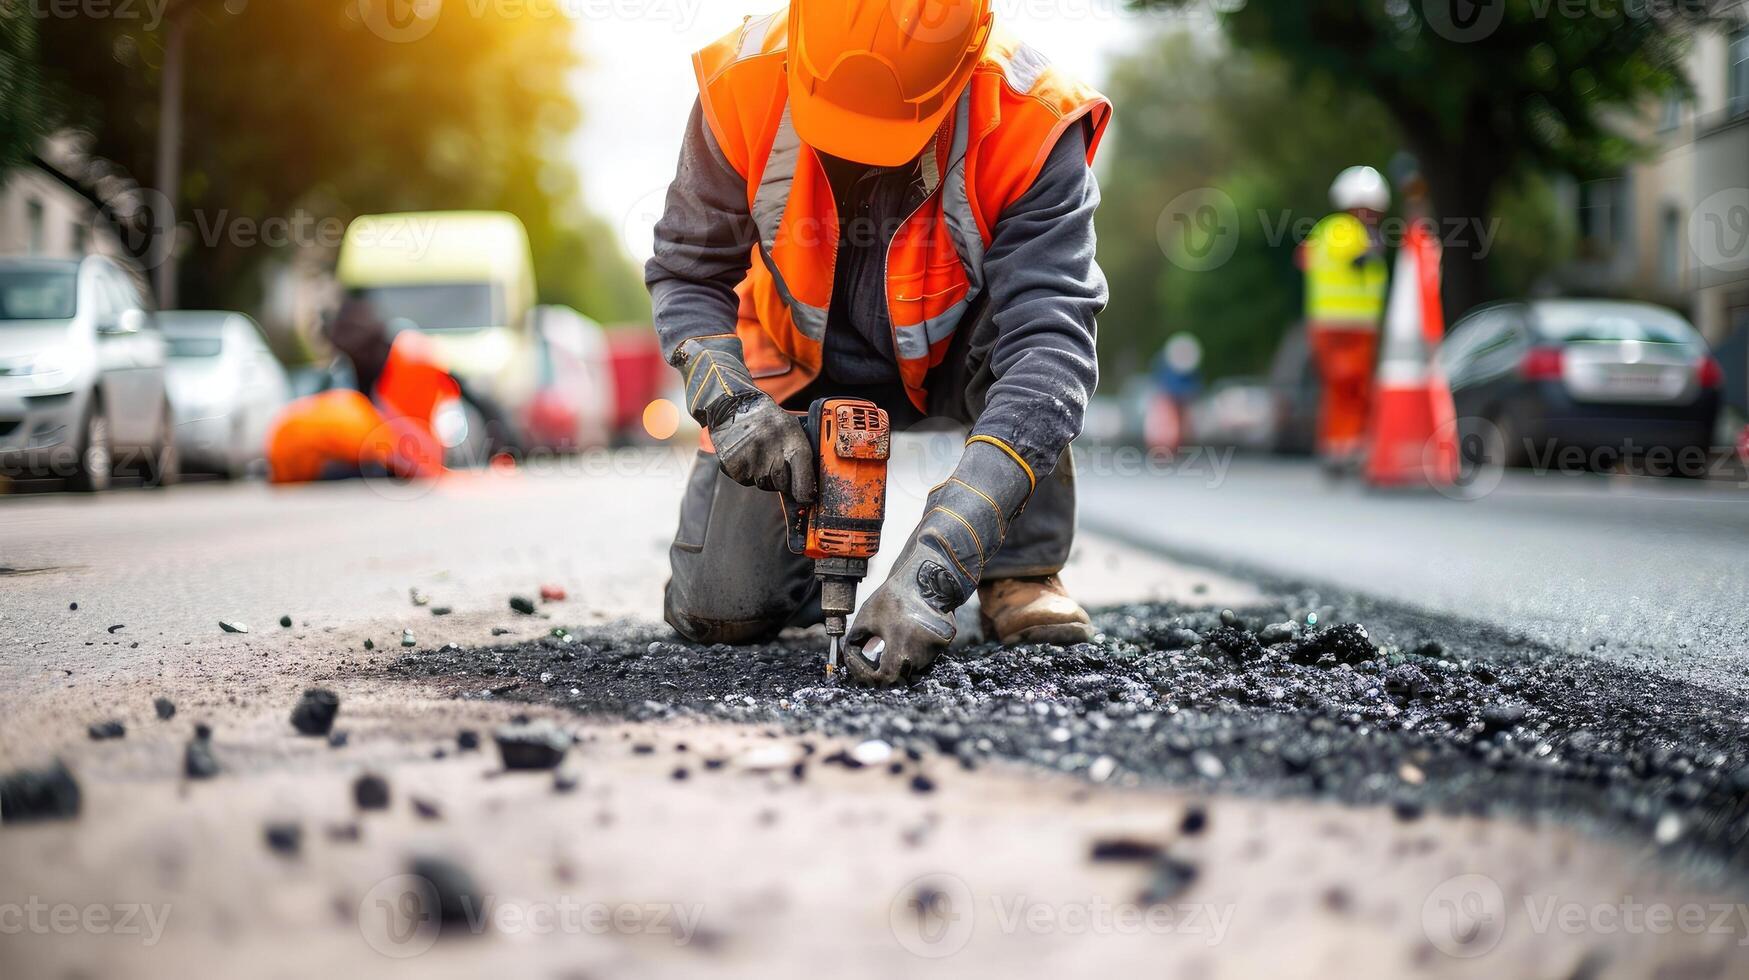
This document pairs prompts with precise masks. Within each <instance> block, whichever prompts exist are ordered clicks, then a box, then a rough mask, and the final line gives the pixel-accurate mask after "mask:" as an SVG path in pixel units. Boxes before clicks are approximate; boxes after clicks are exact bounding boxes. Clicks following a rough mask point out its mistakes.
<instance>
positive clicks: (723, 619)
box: [663, 316, 1075, 643]
mask: <svg viewBox="0 0 1749 980" xmlns="http://www.w3.org/2000/svg"><path fill="white" fill-rule="evenodd" d="M993 332H994V331H993V324H992V321H991V320H990V318H989V317H988V316H979V317H977V318H976V319H974V320H973V322H972V323H970V324H966V325H964V326H962V327H961V328H960V330H959V331H957V332H956V334H955V341H954V345H953V347H952V348H950V350H949V351H948V356H947V359H946V360H944V361H943V362H942V363H941V365H940V366H939V367H938V368H937V369H936V370H935V371H934V372H932V373H931V374H930V377H929V381H928V387H929V392H930V406H929V407H930V412H931V415H932V416H933V417H936V418H945V419H950V420H952V421H955V422H958V423H959V424H961V425H966V426H970V425H972V424H973V423H974V422H975V421H976V420H977V417H978V415H979V414H980V413H981V412H982V411H983V409H984V403H985V399H986V396H987V395H988V393H989V390H990V385H991V384H992V382H993V381H994V380H995V378H994V375H993V374H992V373H991V371H990V368H989V353H990V349H991V346H992V344H993V342H994V340H995V338H994V335H993ZM837 394H855V395H857V396H859V397H872V398H873V400H874V401H876V403H877V404H880V406H881V407H882V408H884V409H886V410H887V411H888V412H889V413H891V414H892V417H893V425H894V428H895V429H904V428H908V427H910V426H911V425H914V424H916V423H917V422H918V421H921V419H920V416H919V413H918V412H917V410H916V406H914V405H912V404H911V403H910V401H909V400H908V399H907V398H905V396H904V393H903V392H902V391H901V390H900V389H898V388H897V387H895V388H894V389H893V390H892V391H891V392H869V391H864V390H855V391H848V392H841V391H838V390H835V389H834V386H832V385H831V384H829V383H827V382H824V381H820V382H816V383H815V384H813V385H811V386H809V389H808V390H807V391H805V392H802V393H801V394H799V395H797V396H796V398H795V399H794V401H793V402H792V403H790V404H786V405H785V406H784V407H785V408H787V409H790V410H793V411H803V410H806V409H807V407H808V405H809V404H811V403H812V402H813V400H814V399H816V398H819V397H823V396H828V395H837ZM905 537H909V531H908V530H907V532H906V535H905ZM1074 539H1075V464H1074V459H1073V457H1072V456H1071V455H1070V454H1069V452H1068V451H1067V450H1064V452H1063V455H1062V458H1061V459H1059V460H1058V462H1057V467H1056V469H1055V471H1053V472H1052V474H1051V475H1050V476H1049V477H1047V478H1046V479H1045V480H1043V481H1042V482H1041V483H1040V484H1039V486H1038V488H1037V489H1036V490H1035V491H1034V492H1033V496H1032V499H1031V500H1030V501H1028V502H1027V506H1026V510H1025V511H1023V512H1022V513H1021V515H1020V517H1019V518H1018V519H1016V520H1015V521H1014V523H1013V525H1012V526H1011V527H1010V528H1009V529H1008V536H1007V537H1006V538H1005V539H1004V540H1003V542H1002V548H1001V550H1000V551H998V552H997V553H996V557H995V558H993V559H992V560H991V561H990V562H989V564H988V565H987V566H986V568H985V571H984V578H985V579H986V580H994V579H999V578H1020V577H1027V576H1035V575H1054V574H1056V573H1057V572H1060V571H1062V569H1063V564H1064V563H1065V562H1066V561H1068V558H1069V548H1070V545H1071V544H1073V542H1074ZM888 540H889V541H890V540H891V538H890V537H889V539H888ZM899 540H901V541H903V540H904V538H900V539H899ZM668 562H669V567H670V569H671V577H670V578H669V580H668V586H667V589H666V592H665V595H664V597H663V614H664V616H665V618H666V619H667V620H668V624H669V625H670V626H672V627H674V629H675V630H676V631H677V632H679V633H680V635H681V636H684V637H686V638H687V639H689V640H692V641H694V642H697V643H755V642H759V641H762V640H766V639H769V638H771V637H772V636H774V635H775V634H776V633H777V632H778V631H779V630H781V629H783V628H784V627H786V626H811V625H813V624H815V623H818V622H820V621H821V619H822V617H821V614H820V607H819V594H818V592H819V589H818V585H817V584H816V580H815V578H814V563H813V561H812V560H810V559H808V558H805V557H802V556H800V555H795V554H792V553H790V550H789V537H788V533H787V531H786V530H785V523H784V515H783V502H782V500H781V499H780V498H779V496H778V495H777V494H775V493H771V492H769V491H765V490H760V489H758V488H755V487H743V486H741V485H740V484H737V483H736V482H735V481H733V480H731V479H729V478H728V477H727V476H725V475H724V474H723V471H722V468H721V467H720V466H718V465H717V458H716V456H714V455H711V454H707V453H704V452H700V453H699V454H698V458H697V459H696V460H694V461H693V465H692V474H691V475H690V476H689V477H688V478H687V485H686V495H685V497H684V498H683V499H682V501H681V504H680V526H679V528H678V529H677V530H676V531H675V533H674V543H673V544H672V545H671V546H670V547H669V549H668Z"/></svg>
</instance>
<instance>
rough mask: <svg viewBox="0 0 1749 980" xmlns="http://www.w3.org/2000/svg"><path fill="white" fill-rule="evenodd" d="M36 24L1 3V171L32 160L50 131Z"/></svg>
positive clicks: (4, 1) (2, 0)
mask: <svg viewBox="0 0 1749 980" xmlns="http://www.w3.org/2000/svg"><path fill="white" fill-rule="evenodd" d="M40 76H41V72H40V68H39V65H38V60H37V36H36V21H35V20H34V19H33V18H31V17H29V16H27V15H26V14H25V12H23V11H19V10H14V9H13V8H12V6H11V4H10V0H0V171H4V170H6V169H7V168H10V167H15V166H17V165H18V164H20V163H22V162H24V161H25V160H28V159H30V155H31V153H32V152H34V150H35V148H36V144H37V140H39V139H40V138H41V137H42V135H43V133H44V132H45V131H46V129H47V127H48V106H47V104H46V102H45V99H44V97H43V93H42V83H41V77H40Z"/></svg>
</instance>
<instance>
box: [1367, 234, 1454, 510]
mask: <svg viewBox="0 0 1749 980" xmlns="http://www.w3.org/2000/svg"><path fill="white" fill-rule="evenodd" d="M1439 255H1440V248H1439V241H1438V240H1437V239H1436V238H1435V237H1434V236H1433V234H1432V232H1431V229H1430V228H1429V226H1428V225H1427V224H1426V223H1425V222H1423V221H1415V222H1411V223H1410V226H1409V231H1408V234H1407V235H1405V236H1404V240H1403V247H1402V249H1401V250H1400V251H1399V252H1398V253H1397V268H1396V270H1395V273H1394V274H1393V275H1392V277H1391V278H1392V282H1391V295H1390V300H1389V302H1388V305H1387V306H1386V307H1385V337H1384V354H1383V356H1382V357H1380V358H1379V374H1378V385H1377V389H1376V393H1375V397H1374V402H1373V412H1372V422H1371V425H1370V431H1369V433H1368V447H1367V453H1366V481H1367V483H1368V484H1370V485H1372V486H1375V487H1434V488H1438V487H1446V486H1450V485H1452V483H1453V482H1454V481H1455V480H1456V479H1457V474H1458V445H1457V422H1456V416H1457V413H1456V411H1455V410H1454V409H1453V407H1452V401H1451V386H1450V385H1449V384H1447V383H1446V379H1445V377H1444V375H1443V374H1441V373H1440V370H1439V366H1438V365H1437V364H1436V363H1434V359H1433V352H1434V349H1435V348H1436V347H1437V346H1438V344H1439V340H1440V338H1441V337H1442V336H1443V335H1444V334H1445V316H1444V313H1443V312H1442V311H1441V308H1440V295H1439V291H1440V281H1439Z"/></svg>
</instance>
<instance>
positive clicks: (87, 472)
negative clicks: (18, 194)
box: [0, 256, 177, 490]
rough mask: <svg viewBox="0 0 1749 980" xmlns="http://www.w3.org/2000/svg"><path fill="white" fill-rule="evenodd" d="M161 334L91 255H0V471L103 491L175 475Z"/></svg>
mask: <svg viewBox="0 0 1749 980" xmlns="http://www.w3.org/2000/svg"><path fill="white" fill-rule="evenodd" d="M164 361H165V351H164V337H163V335H162V334H160V333H159V332H158V328H157V325H156V324H155V323H154V322H153V317H152V314H151V313H150V312H149V308H148V307H147V305H146V302H145V300H144V299H143V297H142V296H141V293H140V290H139V288H138V287H137V286H136V285H135V283H134V281H133V280H132V279H131V278H129V276H128V275H127V274H126V273H125V272H123V271H122V269H121V267H120V266H118V265H116V264H115V263H114V262H112V261H110V260H109V259H106V258H103V257H101V256H88V257H86V258H84V259H80V260H71V259H69V260H47V259H21V258H0V473H4V474H5V475H7V476H18V477H36V476H55V477H61V478H63V479H65V480H66V481H67V483H68V484H69V485H70V486H72V487H74V488H75V489H80V490H103V489H105V488H107V487H108V486H109V485H110V480H111V477H112V475H113V474H115V473H117V472H124V471H131V472H136V473H138V474H139V475H140V476H141V478H142V479H143V480H144V481H145V482H146V483H147V484H148V485H155V484H161V483H167V482H170V481H172V480H174V479H175V476H176V472H177V463H176V446H175V441H174V440H173V439H172V438H171V431H172V426H173V421H172V419H171V414H170V400H169V397H168V395H167V393H166V390H165V383H164Z"/></svg>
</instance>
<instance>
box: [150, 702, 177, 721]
mask: <svg viewBox="0 0 1749 980" xmlns="http://www.w3.org/2000/svg"><path fill="white" fill-rule="evenodd" d="M152 710H153V711H156V712H157V713H158V720H159V721H169V720H170V719H172V718H174V717H176V702H174V701H172V700H170V699H169V698H153V699H152Z"/></svg>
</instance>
